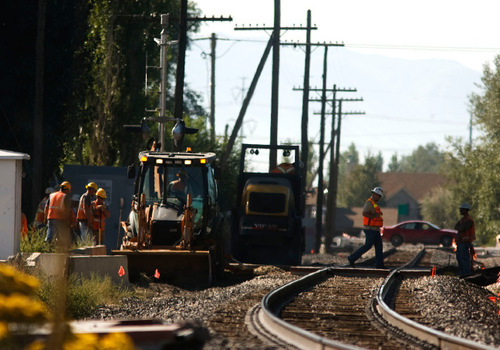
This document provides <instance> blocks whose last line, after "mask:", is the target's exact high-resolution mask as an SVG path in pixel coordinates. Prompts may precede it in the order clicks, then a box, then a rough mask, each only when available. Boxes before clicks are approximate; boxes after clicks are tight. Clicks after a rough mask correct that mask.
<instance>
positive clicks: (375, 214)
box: [347, 187, 384, 269]
mask: <svg viewBox="0 0 500 350" xmlns="http://www.w3.org/2000/svg"><path fill="white" fill-rule="evenodd" d="M383 195H384V190H383V189H382V187H375V188H374V189H373V190H372V195H371V197H370V198H368V199H367V200H366V202H365V205H364V207H363V226H364V232H365V237H366V238H365V244H364V245H363V246H361V247H360V248H359V249H358V250H356V251H355V252H354V253H352V254H351V255H349V256H348V257H347V260H348V261H349V264H350V265H351V266H354V262H355V261H356V260H358V259H359V258H360V257H361V255H363V254H364V253H366V252H367V251H368V250H370V249H371V247H372V246H375V265H376V267H377V268H378V269H383V268H384V256H383V244H382V237H381V236H380V228H381V227H382V226H383V225H384V219H383V217H382V210H381V209H380V207H379V206H378V205H377V202H378V201H379V200H380V198H382V196H383Z"/></svg>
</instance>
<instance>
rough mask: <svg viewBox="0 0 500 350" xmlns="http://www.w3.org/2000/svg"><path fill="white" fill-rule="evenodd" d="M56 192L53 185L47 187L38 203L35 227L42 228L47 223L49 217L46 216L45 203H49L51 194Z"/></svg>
mask: <svg viewBox="0 0 500 350" xmlns="http://www.w3.org/2000/svg"><path fill="white" fill-rule="evenodd" d="M52 192H54V189H53V188H52V187H47V188H46V189H45V194H44V196H43V198H42V200H41V201H40V203H38V208H37V210H36V215H35V228H37V229H38V228H41V227H43V226H44V225H45V223H46V221H47V218H46V217H45V205H46V204H47V200H48V199H49V195H50V194H51V193H52Z"/></svg>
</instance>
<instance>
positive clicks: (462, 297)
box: [90, 253, 500, 349]
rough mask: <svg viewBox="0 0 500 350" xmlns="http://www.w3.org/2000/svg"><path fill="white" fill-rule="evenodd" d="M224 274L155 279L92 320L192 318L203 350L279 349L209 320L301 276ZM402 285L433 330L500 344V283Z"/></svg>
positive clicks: (443, 278)
mask: <svg viewBox="0 0 500 350" xmlns="http://www.w3.org/2000/svg"><path fill="white" fill-rule="evenodd" d="M346 255H347V254H345V253H340V254H334V255H328V254H323V255H322V254H318V255H315V256H311V257H309V258H305V259H304V260H305V263H306V264H315V263H316V264H317V263H318V261H319V260H321V262H320V263H321V264H325V263H330V264H332V265H337V266H338V265H345V263H346ZM315 259H318V260H316V261H315ZM436 259H438V258H436ZM443 259H447V260H448V259H449V258H448V255H444V254H443ZM438 262H439V261H436V264H437V263H438ZM446 263H447V261H445V262H444V263H443V264H444V265H446ZM225 275H226V276H224V279H223V280H221V281H219V282H218V284H217V285H215V286H213V287H208V288H201V289H196V288H184V287H182V286H173V285H169V284H154V283H152V284H149V285H148V286H147V287H146V286H145V287H137V293H136V294H137V295H138V296H136V297H130V298H125V299H124V300H123V301H122V303H121V304H120V305H105V306H104V305H103V306H101V307H99V308H98V309H97V310H96V312H95V313H94V315H93V316H92V317H90V319H100V320H109V319H124V318H156V319H161V320H162V321H163V322H164V323H178V322H186V321H191V322H194V323H195V324H196V325H199V326H200V327H203V328H206V329H208V332H209V333H210V339H207V340H206V343H205V346H204V349H255V348H263V349H276V348H275V347H273V346H267V345H265V344H262V343H259V342H260V341H259V340H258V339H256V337H255V336H253V335H251V334H249V332H247V333H248V335H241V336H240V337H238V338H235V339H229V338H227V337H225V336H224V335H221V334H220V333H218V332H216V331H214V330H213V329H211V328H210V324H211V321H212V320H213V319H214V317H216V315H217V313H218V310H224V309H225V308H228V307H231V306H234V305H238V304H243V300H244V299H245V298H247V297H248V295H250V294H252V293H253V294H255V293H261V294H262V295H264V294H265V293H267V292H269V291H270V290H272V289H274V288H277V287H278V286H281V285H283V284H285V283H287V282H289V281H291V280H293V279H296V278H298V277H297V276H292V275H291V274H290V273H288V272H286V271H283V270H281V269H279V268H276V267H261V268H258V269H256V270H254V275H253V276H244V277H242V276H235V275H233V274H232V273H229V272H226V273H225ZM403 283H405V284H406V287H407V288H408V289H409V290H410V293H411V296H412V297H411V302H412V303H413V304H414V307H415V309H416V310H418V311H419V312H421V313H422V315H423V316H425V317H426V319H428V320H429V322H430V324H431V326H432V327H433V328H435V329H437V330H439V331H442V332H446V333H448V334H451V335H455V336H460V337H464V338H468V339H471V340H473V341H477V342H481V343H484V344H487V345H493V346H500V315H499V307H500V304H499V302H498V301H497V300H496V299H495V297H496V296H497V294H498V289H499V288H498V285H491V286H488V287H479V286H477V285H474V284H471V283H469V282H466V281H464V280H462V279H460V278H458V277H456V276H447V275H438V276H434V277H432V276H429V277H422V278H418V279H407V280H404V281H403ZM141 294H143V296H141ZM242 327H244V326H242ZM244 329H246V327H244Z"/></svg>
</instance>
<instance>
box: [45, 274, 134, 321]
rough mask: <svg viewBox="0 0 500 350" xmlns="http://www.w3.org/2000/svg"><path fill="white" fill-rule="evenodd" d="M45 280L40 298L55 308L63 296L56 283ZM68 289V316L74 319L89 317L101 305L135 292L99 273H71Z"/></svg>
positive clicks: (114, 301) (111, 302)
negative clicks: (85, 275) (86, 275)
mask: <svg viewBox="0 0 500 350" xmlns="http://www.w3.org/2000/svg"><path fill="white" fill-rule="evenodd" d="M43 281H44V282H42V288H41V291H40V299H41V300H42V301H43V302H45V303H46V304H47V305H48V307H49V309H51V310H55V306H56V305H55V303H57V302H59V300H60V299H61V298H59V297H58V296H57V291H56V288H55V285H54V283H52V282H51V281H50V280H48V279H43ZM66 291H67V309H66V316H67V317H68V318H72V319H81V318H86V317H89V316H90V315H92V314H93V312H94V311H95V310H96V308H97V307H98V306H99V305H103V304H113V303H118V302H119V301H120V299H122V298H123V297H125V296H128V295H131V294H132V293H133V292H132V291H131V290H129V289H127V288H126V287H124V286H118V285H115V284H113V282H112V281H111V277H109V276H105V277H101V276H99V275H97V274H92V275H91V276H90V277H84V276H80V275H78V274H71V275H70V277H69V278H68V282H67V287H66Z"/></svg>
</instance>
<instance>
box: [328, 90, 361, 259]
mask: <svg viewBox="0 0 500 350" xmlns="http://www.w3.org/2000/svg"><path fill="white" fill-rule="evenodd" d="M337 91H340V90H337ZM346 91H356V90H355V89H353V90H346ZM333 101H334V102H333V109H332V136H331V140H330V144H331V151H330V179H329V181H328V197H327V203H326V223H325V231H326V235H325V248H326V251H327V252H330V251H331V243H332V240H333V235H334V233H335V224H336V219H337V188H338V186H337V183H338V175H339V160H340V131H341V128H340V127H341V122H342V115H355V114H358V115H359V114H365V113H364V112H345V113H344V114H342V102H343V101H363V99H339V100H335V98H334V100H333ZM335 101H338V103H339V110H338V113H335ZM335 115H337V129H336V130H335ZM335 141H336V145H335V153H334V146H333V144H334V142H335Z"/></svg>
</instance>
